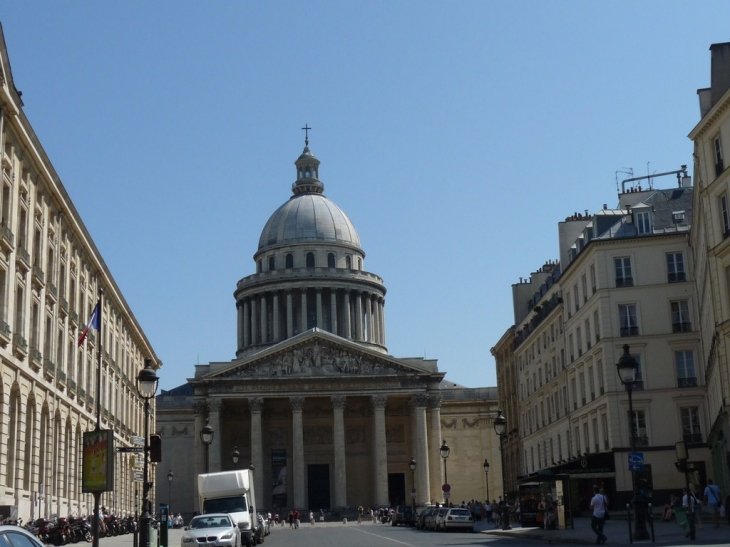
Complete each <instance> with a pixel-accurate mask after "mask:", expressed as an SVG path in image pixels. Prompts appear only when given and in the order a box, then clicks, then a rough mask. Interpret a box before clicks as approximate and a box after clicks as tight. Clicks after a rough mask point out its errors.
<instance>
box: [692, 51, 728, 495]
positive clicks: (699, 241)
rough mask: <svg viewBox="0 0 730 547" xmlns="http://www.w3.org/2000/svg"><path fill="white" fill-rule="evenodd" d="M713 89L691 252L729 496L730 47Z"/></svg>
mask: <svg viewBox="0 0 730 547" xmlns="http://www.w3.org/2000/svg"><path fill="white" fill-rule="evenodd" d="M710 52H711V84H710V87H709V88H705V89H700V90H698V97H699V101H700V116H701V119H700V121H699V123H698V124H697V125H696V126H695V128H694V129H693V130H692V132H691V133H690V134H689V137H690V138H691V139H692V140H693V141H694V158H695V163H694V173H695V188H696V191H695V196H694V211H695V218H697V219H698V221H697V222H695V224H694V226H693V227H692V253H693V259H694V266H695V283H696V290H697V301H698V320H699V326H700V333H701V337H700V356H701V359H700V361H699V363H698V365H699V367H698V368H699V371H700V373H701V376H702V377H703V380H704V383H705V384H706V386H707V405H708V412H709V423H708V433H709V435H708V438H707V442H708V444H709V447H710V450H711V454H712V464H711V468H710V473H711V476H712V477H713V478H714V480H715V482H716V484H718V485H719V486H720V488H722V490H723V492H728V491H730V440H729V439H730V423H729V421H728V411H729V410H730V362H729V355H730V353H729V352H730V287H729V283H730V276H729V275H728V274H729V273H730V238H728V235H730V174H729V173H730V170H728V169H727V166H726V165H725V156H726V155H728V154H729V153H730V152H728V150H730V149H728V146H727V143H728V142H730V111H729V110H728V107H730V43H722V44H713V45H712V46H711V47H710Z"/></svg>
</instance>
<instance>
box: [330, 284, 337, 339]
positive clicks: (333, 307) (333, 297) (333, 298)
mask: <svg viewBox="0 0 730 547" xmlns="http://www.w3.org/2000/svg"><path fill="white" fill-rule="evenodd" d="M330 318H331V323H332V334H337V289H332V290H331V292H330Z"/></svg>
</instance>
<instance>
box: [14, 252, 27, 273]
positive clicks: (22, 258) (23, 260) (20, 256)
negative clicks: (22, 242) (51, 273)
mask: <svg viewBox="0 0 730 547" xmlns="http://www.w3.org/2000/svg"><path fill="white" fill-rule="evenodd" d="M15 258H16V260H15V261H16V262H17V263H18V264H19V265H21V266H25V271H26V272H27V271H28V268H30V253H29V252H28V250H27V249H24V248H23V247H19V248H18V251H17V252H16V253H15Z"/></svg>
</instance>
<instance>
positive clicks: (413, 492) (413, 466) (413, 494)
mask: <svg viewBox="0 0 730 547" xmlns="http://www.w3.org/2000/svg"><path fill="white" fill-rule="evenodd" d="M408 467H410V468H411V499H412V503H413V514H414V516H415V513H416V482H415V480H414V472H415V471H416V459H415V458H414V457H413V456H411V461H409V462H408Z"/></svg>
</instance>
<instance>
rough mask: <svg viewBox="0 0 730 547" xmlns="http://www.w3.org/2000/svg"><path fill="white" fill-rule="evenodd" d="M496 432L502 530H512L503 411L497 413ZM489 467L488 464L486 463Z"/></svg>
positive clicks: (505, 421) (505, 427) (505, 424)
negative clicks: (500, 485) (499, 464)
mask: <svg viewBox="0 0 730 547" xmlns="http://www.w3.org/2000/svg"><path fill="white" fill-rule="evenodd" d="M494 432H495V433H496V434H497V435H498V436H499V458H500V460H501V462H502V507H500V508H499V511H500V513H501V516H502V530H511V529H512V526H511V525H510V523H509V504H508V503H507V479H506V475H505V468H504V441H505V439H506V437H507V419H506V418H505V417H504V415H503V414H502V411H501V410H498V411H497V417H496V418H495V419H494ZM484 466H485V467H486V466H487V462H486V461H485V462H484Z"/></svg>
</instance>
